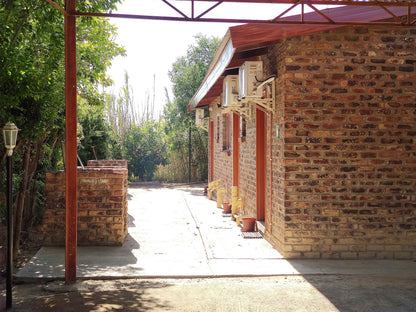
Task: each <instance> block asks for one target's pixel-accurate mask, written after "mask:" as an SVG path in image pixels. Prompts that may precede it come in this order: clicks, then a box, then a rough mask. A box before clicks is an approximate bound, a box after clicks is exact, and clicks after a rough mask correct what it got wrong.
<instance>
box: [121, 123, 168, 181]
mask: <svg viewBox="0 0 416 312" xmlns="http://www.w3.org/2000/svg"><path fill="white" fill-rule="evenodd" d="M124 151H125V159H127V161H128V167H129V174H130V176H132V177H138V178H139V179H140V180H141V181H151V180H152V179H153V174H154V171H155V169H156V167H157V166H158V165H160V164H165V163H166V155H167V152H166V144H165V137H164V134H163V127H162V124H161V123H158V122H156V121H147V122H145V123H143V124H141V125H140V126H133V127H131V129H130V130H129V131H128V132H127V133H126V140H125V146H124Z"/></svg>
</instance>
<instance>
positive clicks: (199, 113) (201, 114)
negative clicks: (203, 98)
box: [195, 108, 205, 126]
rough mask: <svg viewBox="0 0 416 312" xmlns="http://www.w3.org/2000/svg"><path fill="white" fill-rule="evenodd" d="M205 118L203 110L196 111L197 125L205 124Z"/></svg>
mask: <svg viewBox="0 0 416 312" xmlns="http://www.w3.org/2000/svg"><path fill="white" fill-rule="evenodd" d="M204 118H205V111H204V109H203V108H197V109H195V124H196V125H197V126H198V125H202V124H204Z"/></svg>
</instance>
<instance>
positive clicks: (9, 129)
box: [3, 122, 19, 310]
mask: <svg viewBox="0 0 416 312" xmlns="http://www.w3.org/2000/svg"><path fill="white" fill-rule="evenodd" d="M17 132H19V129H18V128H17V127H16V125H15V124H14V123H12V122H8V123H6V125H5V126H4V127H3V136H4V144H5V145H6V149H7V265H6V271H7V277H6V310H8V309H10V308H11V307H12V284H13V278H12V276H13V190H12V186H13V185H12V181H13V163H12V156H13V149H14V148H15V147H16V139H17Z"/></svg>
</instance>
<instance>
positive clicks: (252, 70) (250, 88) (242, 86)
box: [238, 61, 263, 100]
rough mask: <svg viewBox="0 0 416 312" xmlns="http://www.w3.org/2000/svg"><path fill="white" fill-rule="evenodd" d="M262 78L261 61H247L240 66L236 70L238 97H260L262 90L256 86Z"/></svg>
mask: <svg viewBox="0 0 416 312" xmlns="http://www.w3.org/2000/svg"><path fill="white" fill-rule="evenodd" d="M262 79H263V62H262V61H247V62H244V64H243V65H241V66H240V68H239V71H238V80H239V81H238V84H239V85H238V87H239V93H238V99H239V100H241V99H244V98H250V97H261V96H262V91H261V90H257V86H258V85H259V84H260V81H261V80H262Z"/></svg>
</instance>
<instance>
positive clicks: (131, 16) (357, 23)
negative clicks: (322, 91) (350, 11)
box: [75, 12, 413, 26]
mask: <svg viewBox="0 0 416 312" xmlns="http://www.w3.org/2000/svg"><path fill="white" fill-rule="evenodd" d="M75 15H76V16H90V17H107V18H125V19H143V20H162V21H177V22H204V23H235V24H240V23H241V24H253V23H254V24H285V25H328V24H330V25H340V26H405V25H407V26H409V25H412V24H413V23H409V22H407V23H399V22H377V21H375V22H361V21H336V20H333V22H330V21H328V20H326V21H308V20H305V19H304V20H303V21H302V20H300V21H289V20H279V19H273V20H262V19H260V20H257V19H239V18H235V19H233V18H198V17H196V18H190V17H189V18H188V17H176V16H153V15H136V14H118V13H90V12H76V13H75Z"/></svg>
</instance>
